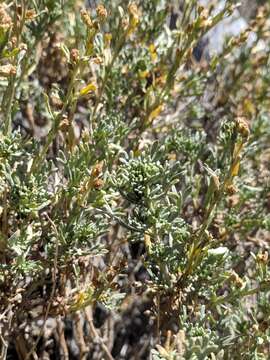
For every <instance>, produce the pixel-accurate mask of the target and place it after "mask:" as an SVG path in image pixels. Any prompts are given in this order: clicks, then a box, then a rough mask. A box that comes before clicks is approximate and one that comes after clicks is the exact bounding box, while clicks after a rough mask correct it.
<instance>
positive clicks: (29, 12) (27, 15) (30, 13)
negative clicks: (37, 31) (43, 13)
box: [25, 9, 37, 20]
mask: <svg viewBox="0 0 270 360" xmlns="http://www.w3.org/2000/svg"><path fill="white" fill-rule="evenodd" d="M36 15H37V14H36V12H35V10H34V9H29V10H27V11H26V13H25V19H26V20H33V19H34V18H35V17H36Z"/></svg>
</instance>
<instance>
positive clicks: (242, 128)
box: [236, 117, 250, 138]
mask: <svg viewBox="0 0 270 360" xmlns="http://www.w3.org/2000/svg"><path fill="white" fill-rule="evenodd" d="M236 129H237V131H238V133H239V134H240V135H242V136H243V137H244V138H248V137H249V134H250V130H249V126H248V123H247V121H246V119H245V118H244V117H238V118H237V119H236Z"/></svg>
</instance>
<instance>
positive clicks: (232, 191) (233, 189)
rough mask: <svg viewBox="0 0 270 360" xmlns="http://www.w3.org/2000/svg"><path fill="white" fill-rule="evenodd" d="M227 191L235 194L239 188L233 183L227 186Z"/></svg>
mask: <svg viewBox="0 0 270 360" xmlns="http://www.w3.org/2000/svg"><path fill="white" fill-rule="evenodd" d="M226 191H227V193H228V194H229V195H234V194H236V193H237V188H236V187H235V186H234V185H233V184H231V185H228V186H227V188H226Z"/></svg>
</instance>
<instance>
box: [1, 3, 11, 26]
mask: <svg viewBox="0 0 270 360" xmlns="http://www.w3.org/2000/svg"><path fill="white" fill-rule="evenodd" d="M11 27H12V20H11V17H10V16H9V15H8V13H7V12H6V10H5V8H4V6H3V5H0V29H3V30H8V29H10V28H11Z"/></svg>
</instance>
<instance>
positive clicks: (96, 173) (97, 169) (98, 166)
mask: <svg viewBox="0 0 270 360" xmlns="http://www.w3.org/2000/svg"><path fill="white" fill-rule="evenodd" d="M102 168H103V163H102V162H99V163H97V164H96V165H95V166H94V168H93V170H92V173H91V175H92V176H93V177H94V178H96V177H98V176H99V175H100V174H101V172H102Z"/></svg>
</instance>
